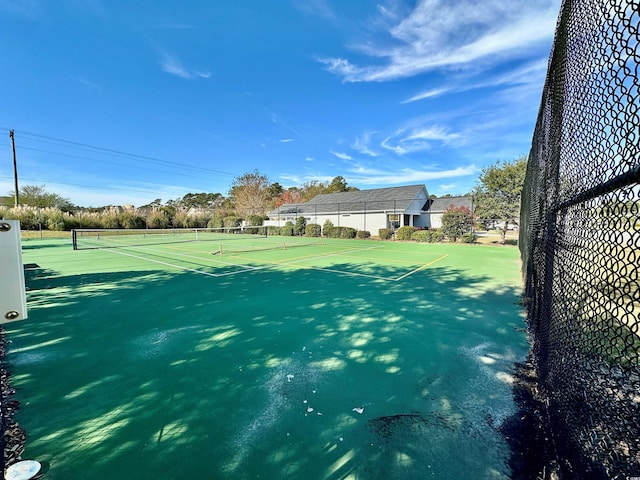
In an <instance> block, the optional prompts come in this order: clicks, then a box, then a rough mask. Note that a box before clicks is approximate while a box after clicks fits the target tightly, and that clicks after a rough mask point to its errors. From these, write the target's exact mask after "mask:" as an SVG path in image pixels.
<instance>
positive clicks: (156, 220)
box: [147, 208, 169, 228]
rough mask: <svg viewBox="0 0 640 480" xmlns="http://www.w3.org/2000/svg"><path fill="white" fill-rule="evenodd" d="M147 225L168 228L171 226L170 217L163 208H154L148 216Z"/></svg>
mask: <svg viewBox="0 0 640 480" xmlns="http://www.w3.org/2000/svg"><path fill="white" fill-rule="evenodd" d="M147 225H148V226H149V228H167V227H168V226H169V217H168V216H167V214H166V213H165V212H164V211H163V210H158V209H155V208H154V209H153V210H151V212H150V213H149V215H148V216H147Z"/></svg>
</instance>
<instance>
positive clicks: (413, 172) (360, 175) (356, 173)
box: [348, 164, 479, 185]
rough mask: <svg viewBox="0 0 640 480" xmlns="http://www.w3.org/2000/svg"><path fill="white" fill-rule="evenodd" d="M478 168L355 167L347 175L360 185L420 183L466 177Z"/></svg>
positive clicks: (351, 180) (476, 171)
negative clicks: (395, 168) (382, 169)
mask: <svg viewBox="0 0 640 480" xmlns="http://www.w3.org/2000/svg"><path fill="white" fill-rule="evenodd" d="M478 171H479V169H478V167H476V166H475V165H473V164H472V165H468V166H466V167H457V168H453V169H449V170H421V169H413V168H402V169H399V170H397V171H396V170H389V171H380V170H367V169H362V168H356V169H354V170H353V172H352V173H353V175H350V176H349V177H348V181H349V183H356V184H360V185H403V184H411V183H421V182H427V181H430V180H438V179H443V178H457V177H468V176H471V175H476V174H477V173H478Z"/></svg>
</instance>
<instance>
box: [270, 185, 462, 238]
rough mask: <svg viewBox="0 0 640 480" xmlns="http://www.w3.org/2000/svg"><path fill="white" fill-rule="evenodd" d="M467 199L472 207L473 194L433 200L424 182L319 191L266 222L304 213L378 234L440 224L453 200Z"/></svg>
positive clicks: (309, 218)
mask: <svg viewBox="0 0 640 480" xmlns="http://www.w3.org/2000/svg"><path fill="white" fill-rule="evenodd" d="M461 199H464V200H461ZM447 202H449V203H447ZM463 203H464V204H465V205H464V206H466V207H468V208H470V207H471V198H470V197H444V198H441V199H440V198H438V199H433V200H432V199H430V198H429V194H428V192H427V188H426V187H425V186H424V185H408V186H404V187H390V188H376V189H372V190H359V191H354V192H340V193H329V194H323V195H317V196H316V197H314V198H313V199H311V200H310V201H308V202H306V203H294V204H286V205H282V206H280V207H278V208H277V209H275V210H273V211H272V212H270V213H269V220H267V221H266V222H265V223H264V224H265V225H275V226H283V225H285V224H286V223H287V222H292V223H294V224H295V223H296V220H297V219H298V217H301V216H304V217H305V219H306V221H307V224H309V223H316V224H318V225H324V223H325V222H326V221H327V220H330V221H331V223H332V224H333V225H334V226H336V227H351V228H355V229H356V230H366V231H369V232H371V234H372V235H377V234H378V231H379V230H380V229H381V228H394V229H396V228H399V227H403V226H406V225H410V226H414V227H419V228H439V227H440V226H441V225H442V221H441V219H442V214H443V213H444V210H446V208H448V206H449V204H453V205H454V206H461V204H463ZM445 204H446V206H445ZM432 207H435V209H433V208H432Z"/></svg>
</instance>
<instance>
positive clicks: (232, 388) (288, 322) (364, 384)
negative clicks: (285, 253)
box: [6, 244, 527, 479]
mask: <svg viewBox="0 0 640 480" xmlns="http://www.w3.org/2000/svg"><path fill="white" fill-rule="evenodd" d="M53 247H55V245H52V246H51V247H49V248H44V249H42V250H40V249H33V250H30V249H26V250H25V252H24V260H25V262H31V263H35V264H37V265H38V266H39V268H37V269H30V270H27V287H28V289H29V293H28V296H29V308H30V318H29V319H28V320H26V321H24V322H20V323H15V324H10V325H7V335H6V336H7V339H8V340H9V341H11V344H10V345H9V346H8V357H7V360H8V363H9V368H10V369H11V371H12V372H13V384H14V386H15V387H16V388H17V393H16V398H17V399H18V400H20V401H21V403H22V409H21V411H20V412H19V413H18V415H17V417H16V420H17V421H18V422H19V423H20V424H21V425H22V426H23V427H24V428H25V429H26V431H27V435H28V441H27V446H26V452H25V458H34V459H38V460H40V461H41V462H44V463H45V464H46V465H47V467H48V473H47V478H51V479H54V478H65V479H74V478H87V477H91V478H105V479H106V478H128V477H131V478H140V479H146V478H148V479H157V478H185V477H200V478H238V479H245V478H262V479H265V478H266V479H284V478H327V479H343V478H366V479H391V478H403V479H411V478H416V479H418V478H420V479H422V478H437V479H448V478H451V479H454V478H455V479H458V478H477V479H483V478H487V479H488V478H491V479H496V478H505V479H506V478H510V473H511V472H510V470H509V467H508V462H509V454H510V452H509V446H508V444H507V443H506V441H505V439H504V438H503V436H502V435H501V433H500V428H501V425H502V424H503V423H504V422H505V421H506V420H507V419H508V418H509V417H510V416H512V415H513V414H514V412H515V406H514V404H513V399H512V375H513V365H514V362H516V361H520V360H522V359H523V358H524V356H525V355H526V351H527V344H526V341H525V338H524V335H523V334H522V333H521V332H519V331H517V329H518V328H519V327H521V326H522V325H521V324H522V318H521V316H520V311H519V307H518V306H517V303H518V299H519V295H520V287H519V283H518V278H519V272H518V270H517V269H518V267H517V265H516V266H514V265H515V260H517V254H516V253H514V252H509V251H508V250H506V249H500V248H498V249H493V248H492V247H486V250H483V249H475V251H472V252H471V253H470V254H465V255H462V254H460V255H456V254H455V252H456V250H455V249H454V250H452V251H453V252H454V253H451V254H449V257H448V258H447V261H446V262H444V261H443V262H442V263H441V264H439V265H438V266H437V267H435V266H434V267H432V268H428V269H425V270H422V271H420V272H418V273H416V274H415V275H412V276H411V277H409V278H407V279H405V280H403V281H401V282H388V281H380V280H372V279H368V278H362V277H356V276H350V275H341V274H338V273H328V272H325V271H322V270H317V269H311V268H305V269H297V270H295V269H288V270H287V269H280V268H270V269H264V270H259V271H254V272H245V273H243V274H241V275H234V276H228V277H220V278H212V277H206V276H202V275H197V274H194V273H191V272H176V271H171V270H168V269H164V270H163V269H162V268H160V267H158V266H156V265H149V266H147V267H146V268H143V267H142V266H138V267H136V268H135V269H131V268H129V267H128V266H127V263H126V259H120V258H119V259H117V262H116V261H114V260H113V256H108V255H104V254H103V253H100V252H92V253H91V254H90V256H79V255H77V254H75V256H74V252H70V251H69V250H68V246H67V245H65V246H64V247H63V246H61V244H60V245H59V246H58V249H57V250H56V249H55V248H53ZM453 247H455V246H453ZM408 248H409V247H408ZM505 252H506V253H505ZM478 254H486V255H489V254H490V255H492V256H495V259H494V260H484V261H483V262H480V263H478V265H475V261H474V260H473V259H474V257H475V256H477V255H478ZM87 258H89V259H90V260H91V261H90V262H87V261H85V259H87ZM375 268H376V271H377V272H378V274H379V276H380V277H387V278H397V277H399V276H400V275H401V273H399V269H395V268H394V267H392V266H388V265H387V266H383V265H378V266H376V267H375ZM350 269H352V265H349V264H348V263H344V264H338V265H333V266H332V270H338V271H340V270H343V271H347V272H348V271H350ZM510 270H514V272H511V271H510ZM505 271H509V273H508V274H505Z"/></svg>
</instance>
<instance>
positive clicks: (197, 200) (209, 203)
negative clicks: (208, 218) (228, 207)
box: [180, 193, 224, 209]
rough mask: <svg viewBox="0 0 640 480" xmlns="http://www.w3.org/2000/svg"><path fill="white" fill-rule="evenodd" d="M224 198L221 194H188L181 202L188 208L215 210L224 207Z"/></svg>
mask: <svg viewBox="0 0 640 480" xmlns="http://www.w3.org/2000/svg"><path fill="white" fill-rule="evenodd" d="M223 201H224V197H223V196H222V195H221V194H220V193H187V194H186V195H185V196H184V197H182V200H181V201H180V203H181V205H182V206H183V207H184V208H186V209H189V208H193V207H196V208H215V207H218V206H220V205H222V202H223Z"/></svg>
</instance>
